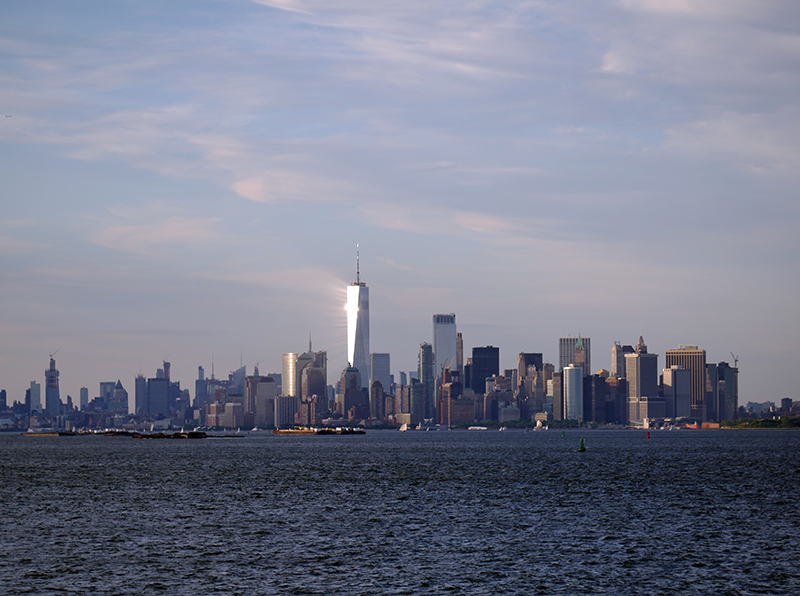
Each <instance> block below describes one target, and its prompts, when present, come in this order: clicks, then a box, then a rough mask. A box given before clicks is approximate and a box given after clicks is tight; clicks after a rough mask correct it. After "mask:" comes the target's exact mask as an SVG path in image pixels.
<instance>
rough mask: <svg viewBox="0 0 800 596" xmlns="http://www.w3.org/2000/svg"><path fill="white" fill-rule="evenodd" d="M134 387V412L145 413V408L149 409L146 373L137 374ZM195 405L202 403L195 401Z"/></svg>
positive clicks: (137, 413)
mask: <svg viewBox="0 0 800 596" xmlns="http://www.w3.org/2000/svg"><path fill="white" fill-rule="evenodd" d="M201 370H202V368H201ZM134 388H135V393H134V396H135V397H134V408H135V410H134V413H135V414H136V415H140V414H142V413H144V412H145V410H146V409H147V379H145V378H144V375H143V374H142V373H139V374H138V375H136V381H135V383H134ZM195 405H196V406H200V405H202V404H198V403H197V402H195Z"/></svg>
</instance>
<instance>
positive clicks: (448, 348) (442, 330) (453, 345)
mask: <svg viewBox="0 0 800 596" xmlns="http://www.w3.org/2000/svg"><path fill="white" fill-rule="evenodd" d="M457 355H458V342H457V333H456V316H455V315H454V314H453V313H450V314H449V315H433V372H434V374H435V375H436V376H437V377H438V376H441V374H442V369H443V368H447V367H450V369H451V370H457V369H458V365H459V363H458V359H457Z"/></svg>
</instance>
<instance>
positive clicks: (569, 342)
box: [558, 335, 592, 375]
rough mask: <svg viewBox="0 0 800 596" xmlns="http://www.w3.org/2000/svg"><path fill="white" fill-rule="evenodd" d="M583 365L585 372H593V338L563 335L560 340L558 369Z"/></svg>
mask: <svg viewBox="0 0 800 596" xmlns="http://www.w3.org/2000/svg"><path fill="white" fill-rule="evenodd" d="M569 364H574V365H575V366H579V367H581V370H582V371H583V374H585V375H590V374H592V372H591V371H592V340H591V339H589V338H588V337H581V336H580V335H578V337H562V338H560V339H559V340H558V369H559V370H564V368H565V367H566V366H567V365H569Z"/></svg>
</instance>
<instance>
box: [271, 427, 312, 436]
mask: <svg viewBox="0 0 800 596" xmlns="http://www.w3.org/2000/svg"><path fill="white" fill-rule="evenodd" d="M272 434H273V435H315V434H317V430H316V429H314V428H308V427H307V426H303V427H295V428H276V429H275V430H273V431H272Z"/></svg>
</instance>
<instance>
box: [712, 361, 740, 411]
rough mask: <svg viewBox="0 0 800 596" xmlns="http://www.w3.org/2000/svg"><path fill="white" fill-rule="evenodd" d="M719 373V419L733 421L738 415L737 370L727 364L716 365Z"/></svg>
mask: <svg viewBox="0 0 800 596" xmlns="http://www.w3.org/2000/svg"><path fill="white" fill-rule="evenodd" d="M717 372H718V373H719V419H720V421H722V420H734V419H735V418H737V416H738V413H739V369H738V368H735V367H732V366H730V365H729V364H728V363H727V362H720V363H719V364H718V365H717Z"/></svg>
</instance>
